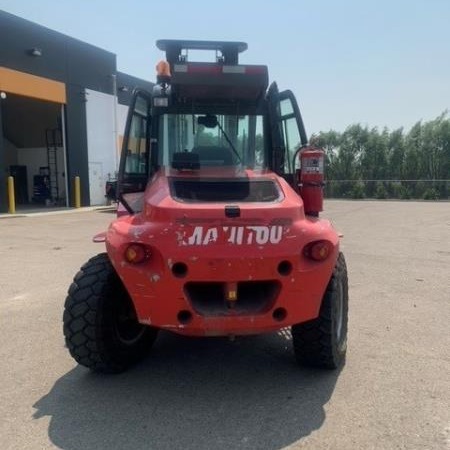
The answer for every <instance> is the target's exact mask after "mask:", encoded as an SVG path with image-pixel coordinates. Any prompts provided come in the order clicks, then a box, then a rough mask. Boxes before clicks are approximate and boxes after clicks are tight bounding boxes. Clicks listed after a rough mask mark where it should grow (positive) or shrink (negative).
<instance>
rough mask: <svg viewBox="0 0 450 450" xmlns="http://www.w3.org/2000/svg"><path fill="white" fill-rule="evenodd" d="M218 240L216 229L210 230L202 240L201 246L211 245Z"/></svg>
mask: <svg viewBox="0 0 450 450" xmlns="http://www.w3.org/2000/svg"><path fill="white" fill-rule="evenodd" d="M217 238H218V233H217V228H210V229H209V230H208V231H207V232H206V234H205V238H204V239H203V245H208V244H211V243H212V242H216V241H217Z"/></svg>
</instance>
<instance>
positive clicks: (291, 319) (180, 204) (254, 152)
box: [63, 40, 348, 372]
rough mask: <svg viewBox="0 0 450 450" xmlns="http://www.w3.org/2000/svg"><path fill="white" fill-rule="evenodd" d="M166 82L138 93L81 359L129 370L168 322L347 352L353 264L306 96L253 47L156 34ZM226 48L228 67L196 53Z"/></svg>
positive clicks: (79, 306) (314, 360) (91, 273)
mask: <svg viewBox="0 0 450 450" xmlns="http://www.w3.org/2000/svg"><path fill="white" fill-rule="evenodd" d="M157 46H158V48H159V49H160V50H162V51H165V53H166V60H165V61H161V62H160V63H158V65H157V79H156V84H155V86H154V88H153V91H152V92H146V91H143V90H139V89H138V90H135V91H134V94H133V99H132V103H131V105H130V110H129V114H128V118H127V124H126V131H125V137H124V143H123V149H122V155H121V161H120V169H119V175H118V184H117V195H118V202H119V207H118V214H117V216H118V217H117V218H116V219H115V220H114V221H113V222H112V223H111V225H110V226H109V229H108V230H107V231H106V232H105V233H101V234H100V235H97V236H96V237H95V238H94V240H95V241H96V242H104V243H105V244H106V252H104V253H100V254H99V255H97V256H95V257H93V258H91V259H90V260H89V261H88V262H87V263H86V264H84V265H83V266H82V267H81V269H80V271H79V272H78V273H77V275H76V276H75V278H74V281H73V283H72V284H71V286H70V288H69V292H68V296H67V299H66V302H65V311H64V319H63V321H64V335H65V339H66V344H67V347H68V349H69V351H70V354H71V355H72V356H73V358H74V359H75V360H76V361H77V362H78V363H79V364H82V365H84V366H86V367H88V368H90V369H92V370H94V371H100V372H121V371H123V370H125V369H127V368H128V367H129V366H130V365H132V364H134V363H136V362H137V361H139V360H140V359H142V358H143V357H144V356H145V355H146V354H147V352H148V351H149V350H150V348H151V346H152V344H153V342H154V341H155V338H156V336H157V333H158V330H160V329H163V330H170V331H172V332H175V333H179V334H183V335H189V336H205V337H206V336H229V337H232V338H233V337H235V336H239V335H248V334H259V333H267V332H274V331H277V330H280V329H282V328H286V327H290V328H291V333H292V341H293V349H294V353H295V357H296V359H297V361H298V362H299V363H300V364H305V365H310V366H316V367H322V368H328V369H334V368H337V367H339V366H341V365H342V364H343V363H344V360H345V353H346V343H347V312H348V284H347V269H346V264H345V259H344V256H343V254H342V253H341V252H340V250H339V236H338V234H337V232H336V231H335V230H334V229H333V227H332V225H331V224H330V222H329V221H327V220H323V219H321V218H319V213H320V211H322V202H323V198H322V197H323V173H324V152H323V151H322V150H321V149H319V148H316V147H314V146H311V145H308V140H307V136H306V132H305V129H304V126H303V121H302V117H301V115H300V111H299V108H298V105H297V102H296V100H295V97H294V95H293V94H292V92H291V91H283V92H279V91H278V88H277V84H276V83H272V84H271V85H270V87H268V69H267V67H266V66H263V65H243V64H239V61H238V59H239V54H240V53H241V52H243V51H244V50H246V49H247V44H246V43H243V42H210V41H179V40H160V41H157ZM192 50H194V51H198V50H206V51H210V52H213V53H215V61H213V62H198V61H197V62H195V61H190V59H189V52H190V51H191V53H192Z"/></svg>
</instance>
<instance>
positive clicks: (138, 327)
mask: <svg viewBox="0 0 450 450" xmlns="http://www.w3.org/2000/svg"><path fill="white" fill-rule="evenodd" d="M114 316H115V317H114V329H115V332H116V335H117V338H118V339H119V341H120V342H121V343H122V344H123V345H127V346H131V345H133V344H135V343H136V342H138V341H139V340H140V338H141V337H142V335H143V334H144V333H145V331H146V329H147V328H146V326H145V325H142V324H140V323H139V322H138V320H137V316H136V312H135V310H134V308H133V305H132V303H131V301H130V300H129V299H128V298H122V299H121V300H120V301H119V302H118V304H117V307H116V311H115V314H114Z"/></svg>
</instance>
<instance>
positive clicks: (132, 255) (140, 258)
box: [124, 244, 150, 264]
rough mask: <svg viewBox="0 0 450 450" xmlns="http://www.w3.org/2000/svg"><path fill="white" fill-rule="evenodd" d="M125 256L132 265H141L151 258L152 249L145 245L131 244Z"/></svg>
mask: <svg viewBox="0 0 450 450" xmlns="http://www.w3.org/2000/svg"><path fill="white" fill-rule="evenodd" d="M124 256H125V261H126V262H128V263H130V264H141V263H143V262H145V261H147V260H148V259H149V258H150V249H149V248H148V247H146V246H145V245H143V244H130V245H129V246H128V247H127V249H126V250H125V255H124Z"/></svg>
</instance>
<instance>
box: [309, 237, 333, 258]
mask: <svg viewBox="0 0 450 450" xmlns="http://www.w3.org/2000/svg"><path fill="white" fill-rule="evenodd" d="M332 252H333V244H332V243H331V242H330V241H325V240H320V241H314V242H311V243H309V244H308V245H306V246H305V248H304V249H303V255H304V256H306V257H307V258H309V259H312V260H313V261H325V260H326V259H327V258H328V257H329V256H330V255H331V253H332Z"/></svg>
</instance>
